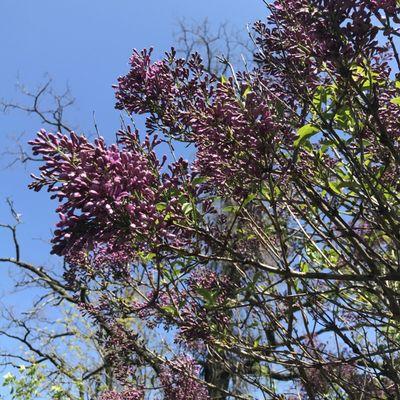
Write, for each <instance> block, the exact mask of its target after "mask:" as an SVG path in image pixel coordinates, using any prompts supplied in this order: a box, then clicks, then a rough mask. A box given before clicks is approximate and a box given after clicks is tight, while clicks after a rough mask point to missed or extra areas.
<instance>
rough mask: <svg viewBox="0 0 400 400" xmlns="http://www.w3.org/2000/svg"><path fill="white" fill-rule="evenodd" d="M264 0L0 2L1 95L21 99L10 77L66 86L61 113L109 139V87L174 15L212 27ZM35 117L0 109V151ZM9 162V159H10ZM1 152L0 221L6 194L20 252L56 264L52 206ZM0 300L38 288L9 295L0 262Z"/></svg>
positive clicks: (163, 36)
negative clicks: (67, 104) (68, 103)
mask: <svg viewBox="0 0 400 400" xmlns="http://www.w3.org/2000/svg"><path fill="white" fill-rule="evenodd" d="M265 15H266V8H265V5H264V4H263V2H262V0H213V1H211V0H202V1H194V0H164V1H163V0H147V1H139V0H84V1H82V0H68V1H67V0H58V1H55V0H35V1H34V0H1V1H0V38H1V43H2V46H1V55H2V57H1V63H0V88H1V89H0V98H1V99H4V100H12V101H15V102H21V101H23V98H22V97H21V95H20V93H19V92H18V90H16V83H17V81H20V82H21V83H23V84H24V85H25V86H26V87H27V88H31V89H34V88H36V87H37V86H38V85H40V84H42V83H43V82H45V81H46V79H47V78H46V76H50V77H52V79H53V82H54V86H55V87H56V89H59V90H60V91H61V90H63V89H64V88H65V87H66V85H68V86H69V88H70V91H71V93H72V94H73V96H74V97H75V98H76V103H75V105H74V106H73V108H72V109H71V110H70V112H69V113H68V115H67V120H68V121H69V122H70V124H71V125H72V126H73V127H74V128H76V129H77V130H78V131H79V132H93V130H94V129H93V128H94V125H93V112H95V115H96V121H97V124H98V127H99V130H100V133H101V134H102V135H103V136H105V137H106V138H108V139H109V140H111V138H112V137H113V136H114V133H115V132H116V130H118V127H119V119H120V114H119V112H118V111H116V110H115V109H114V95H113V90H112V88H111V85H112V84H113V83H115V82H116V78H117V77H118V76H119V75H121V74H124V73H125V72H126V71H127V61H128V58H129V56H130V54H131V52H132V49H133V48H138V49H141V48H144V47H149V46H154V48H155V52H154V54H155V57H157V56H161V55H162V53H163V52H164V51H165V50H168V49H169V48H170V47H171V45H173V44H174V42H173V32H174V31H176V29H177V26H176V24H177V21H178V20H179V19H183V20H186V21H188V22H191V21H198V22H201V21H202V20H204V19H205V18H208V19H209V20H210V22H211V23H212V24H213V25H214V26H216V25H218V24H220V23H223V22H228V23H229V24H230V25H231V26H232V27H235V28H237V29H244V28H245V26H246V24H247V23H251V22H252V21H254V20H256V19H263V18H264V17H265ZM40 128H41V126H40V123H39V121H38V119H37V118H34V117H28V116H26V115H23V114H21V113H17V112H9V113H7V114H1V113H0V132H1V135H2V137H1V139H2V142H1V144H2V146H1V147H2V149H1V150H0V153H2V152H3V151H6V150H7V149H13V148H14V147H15V142H14V140H13V139H12V138H13V137H15V136H19V135H20V134H24V135H25V136H23V139H22V141H23V142H26V141H27V140H28V139H31V138H33V137H34V135H35V132H36V131H37V130H38V129H40ZM8 161H9V159H8ZM6 164H7V159H6V158H5V157H4V156H2V157H1V158H0V182H1V185H0V222H3V223H4V222H9V221H10V218H9V213H8V209H7V207H6V203H5V199H6V198H7V197H11V198H12V199H13V201H14V203H15V207H16V208H17V210H18V211H19V212H20V213H21V214H22V218H23V224H21V226H20V239H21V243H22V258H23V259H24V260H27V261H32V262H35V263H43V264H48V265H51V264H54V263H57V260H54V259H51V258H50V257H49V249H50V247H49V245H48V241H49V239H50V238H51V229H52V227H53V225H54V223H55V221H56V215H55V213H54V211H53V210H54V204H53V203H51V202H50V201H49V199H48V195H47V194H46V193H39V194H37V193H33V192H31V191H29V190H28V189H27V185H28V183H29V181H30V178H29V174H30V172H31V171H32V170H33V169H34V166H33V165H30V164H28V165H26V166H25V167H23V166H21V165H19V164H16V165H14V166H13V167H12V168H8V169H4V168H3V167H4V166H5V165H6ZM9 243H10V241H9V240H8V237H7V236H6V235H5V234H4V232H1V231H0V257H2V256H12V255H13V254H12V253H11V248H10V245H9ZM1 268H2V269H1V270H0V298H1V301H2V303H5V304H7V307H18V306H21V305H23V306H26V307H28V306H29V305H30V304H31V303H32V299H33V297H34V296H35V293H31V292H28V293H25V294H24V295H23V296H22V295H21V294H17V295H13V296H12V295H10V294H9V292H10V291H11V290H12V280H10V279H9V275H10V273H11V274H13V273H14V272H13V270H12V269H11V268H9V269H6V268H4V266H1Z"/></svg>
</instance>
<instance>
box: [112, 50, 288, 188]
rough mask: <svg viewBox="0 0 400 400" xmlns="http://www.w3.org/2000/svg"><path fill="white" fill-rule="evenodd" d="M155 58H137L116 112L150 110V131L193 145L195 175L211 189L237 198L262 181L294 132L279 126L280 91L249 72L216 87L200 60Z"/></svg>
mask: <svg viewBox="0 0 400 400" xmlns="http://www.w3.org/2000/svg"><path fill="white" fill-rule="evenodd" d="M150 53H151V52H146V51H145V50H143V51H142V52H141V53H139V52H137V51H135V52H134V53H133V55H132V57H131V61H130V64H131V69H130V71H129V73H128V74H127V75H126V76H124V77H120V78H119V80H118V85H117V86H116V98H117V108H120V109H125V110H127V111H128V112H130V113H132V112H137V113H147V114H149V115H150V116H149V117H148V119H147V126H148V127H149V129H150V130H151V131H153V130H155V129H159V130H161V131H163V132H164V133H166V134H167V135H173V136H174V135H175V136H176V135H178V136H179V137H181V138H183V140H185V141H186V142H189V143H193V144H194V145H195V147H196V150H197V158H196V161H195V162H194V164H193V172H195V173H196V174H198V175H200V176H202V177H206V178H208V181H207V182H208V183H207V184H206V185H204V187H205V188H207V189H208V190H217V191H218V190H219V191H227V190H229V191H230V192H233V193H236V192H241V191H243V190H248V189H249V188H250V187H251V186H253V185H254V184H256V183H259V182H260V180H261V179H262V178H263V176H264V174H265V171H266V170H267V169H268V166H269V165H270V163H271V159H270V155H271V154H272V153H273V152H274V149H275V146H276V145H277V143H280V142H281V141H283V142H284V143H289V142H290V141H292V140H293V134H291V132H292V130H291V129H290V128H287V127H283V126H282V124H280V123H279V120H280V119H282V116H283V115H281V116H280V117H279V118H278V116H277V112H276V109H275V107H274V105H275V104H276V102H277V100H274V97H279V96H280V93H273V94H272V95H271V92H274V91H276V88H274V87H271V88H269V89H268V91H264V90H262V89H261V90H260V88H262V85H261V83H262V82H260V81H259V80H258V79H257V77H256V75H255V76H249V75H246V74H244V75H241V76H240V78H239V80H240V81H239V82H235V81H234V80H233V79H228V80H226V81H224V82H219V83H217V82H215V77H212V76H208V75H207V74H206V73H205V72H204V69H203V66H202V64H201V61H200V59H199V58H198V57H195V58H194V59H193V60H191V61H189V62H188V63H186V62H185V61H184V60H180V59H176V58H175V56H174V54H172V55H168V56H167V58H166V59H164V60H163V61H161V62H156V63H151V60H150ZM257 87H258V89H256V88H257ZM161 88H162V89H161ZM281 114H282V112H281ZM228 188H229V189H228Z"/></svg>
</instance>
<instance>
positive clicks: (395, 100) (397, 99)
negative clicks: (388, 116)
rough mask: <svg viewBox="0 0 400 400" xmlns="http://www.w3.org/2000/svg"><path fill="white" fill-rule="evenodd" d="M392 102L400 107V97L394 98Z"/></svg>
mask: <svg viewBox="0 0 400 400" xmlns="http://www.w3.org/2000/svg"><path fill="white" fill-rule="evenodd" d="M390 102H391V103H393V104H397V105H398V106H400V97H394V98H393V99H392V100H390Z"/></svg>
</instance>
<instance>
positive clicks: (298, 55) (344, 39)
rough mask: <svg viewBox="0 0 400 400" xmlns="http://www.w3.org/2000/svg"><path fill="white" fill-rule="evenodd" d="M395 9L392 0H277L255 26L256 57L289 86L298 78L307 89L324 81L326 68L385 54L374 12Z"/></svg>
mask: <svg viewBox="0 0 400 400" xmlns="http://www.w3.org/2000/svg"><path fill="white" fill-rule="evenodd" d="M395 8H396V4H395V1H392V0H386V1H370V0H356V1H352V0H346V1H336V0H325V1H317V0H290V1H287V0H276V1H275V2H274V3H273V4H272V5H271V9H272V13H271V15H270V16H269V18H268V23H267V24H265V23H262V22H257V23H256V24H255V26H254V28H255V31H256V32H257V44H258V47H259V49H260V51H259V52H258V54H257V56H256V58H257V60H258V61H259V62H260V64H261V66H262V67H263V68H264V69H265V70H266V71H267V72H268V73H270V74H272V75H273V76H276V77H280V78H281V79H283V80H284V81H285V82H286V83H287V84H288V88H290V85H291V83H290V79H293V78H294V77H295V76H296V77H301V78H302V79H303V80H304V83H305V88H306V87H307V88H308V89H309V88H310V87H313V86H316V85H318V84H321V83H322V82H324V80H325V79H326V78H327V76H326V71H327V69H326V68H328V69H329V71H330V73H331V74H332V73H333V74H337V73H339V74H341V73H342V72H343V70H344V69H346V68H347V67H348V66H349V65H351V64H352V63H354V62H359V61H361V60H362V59H365V58H366V57H367V58H369V59H371V60H372V61H373V60H374V59H375V58H376V57H379V55H380V54H381V53H382V52H385V51H386V49H385V47H382V45H381V44H380V43H379V41H378V40H377V34H378V31H379V28H378V27H377V26H376V24H375V23H374V20H373V19H374V14H373V12H376V13H377V12H380V11H381V10H383V11H386V12H390V13H393V12H394V10H395ZM299 44H301V45H299ZM282 61H283V62H282ZM324 65H325V66H324ZM282 67H284V68H282ZM288 68H289V69H288ZM290 77H291V78H290Z"/></svg>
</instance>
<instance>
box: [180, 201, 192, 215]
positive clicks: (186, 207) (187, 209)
mask: <svg viewBox="0 0 400 400" xmlns="http://www.w3.org/2000/svg"><path fill="white" fill-rule="evenodd" d="M182 211H183V213H184V214H185V215H188V214H190V213H191V212H192V211H193V206H192V203H184V204H182Z"/></svg>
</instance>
